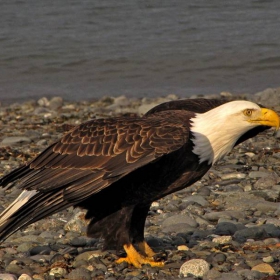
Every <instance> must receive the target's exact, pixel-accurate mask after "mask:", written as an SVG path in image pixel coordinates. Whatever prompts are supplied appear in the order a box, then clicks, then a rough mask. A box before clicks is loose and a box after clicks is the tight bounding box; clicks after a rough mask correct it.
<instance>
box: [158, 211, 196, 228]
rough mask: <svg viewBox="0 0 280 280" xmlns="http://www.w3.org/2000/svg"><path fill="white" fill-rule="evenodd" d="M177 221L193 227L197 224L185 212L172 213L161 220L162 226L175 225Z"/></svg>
mask: <svg viewBox="0 0 280 280" xmlns="http://www.w3.org/2000/svg"><path fill="white" fill-rule="evenodd" d="M178 223H181V224H188V225H189V226H191V227H194V228H195V227H197V226H198V223H197V222H196V221H195V219H193V218H192V217H190V216H189V215H187V214H186V215H181V214H178V215H173V216H171V217H168V218H166V219H165V220H164V221H163V223H162V226H163V227H167V226H170V225H176V224H178Z"/></svg>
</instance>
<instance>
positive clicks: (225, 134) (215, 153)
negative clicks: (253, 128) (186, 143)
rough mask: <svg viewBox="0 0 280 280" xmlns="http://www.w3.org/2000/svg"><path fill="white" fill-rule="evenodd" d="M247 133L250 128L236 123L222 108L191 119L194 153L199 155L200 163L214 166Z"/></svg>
mask: <svg viewBox="0 0 280 280" xmlns="http://www.w3.org/2000/svg"><path fill="white" fill-rule="evenodd" d="M247 131H248V127H246V126H243V127H242V126H240V124H238V123H235V122H234V118H232V116H230V115H228V114H227V112H225V111H223V110H221V109H220V107H217V108H215V109H213V110H210V111H208V112H206V113H203V114H196V115H195V117H193V118H192V119H191V132H192V134H193V139H192V141H193V143H194V148H193V153H195V154H196V155H198V157H199V162H200V163H202V162H204V161H207V162H208V164H214V163H215V162H216V161H218V160H219V159H221V158H223V157H224V156H225V155H226V154H228V153H229V152H230V151H231V150H232V148H233V147H234V145H235V143H236V142H237V140H238V139H239V138H240V137H241V136H242V135H243V134H244V133H245V132H247Z"/></svg>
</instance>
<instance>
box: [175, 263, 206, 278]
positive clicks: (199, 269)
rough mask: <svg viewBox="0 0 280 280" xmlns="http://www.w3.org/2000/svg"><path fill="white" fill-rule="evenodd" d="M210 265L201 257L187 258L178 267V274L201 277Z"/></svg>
mask: <svg viewBox="0 0 280 280" xmlns="http://www.w3.org/2000/svg"><path fill="white" fill-rule="evenodd" d="M209 269H210V265H209V263H208V262H206V261H205V260H203V259H192V260H189V261H187V262H185V263H183V265H182V266H181V267H180V272H179V273H180V275H181V276H183V277H187V276H189V275H191V276H195V277H203V276H204V275H206V274H207V273H208V271H209Z"/></svg>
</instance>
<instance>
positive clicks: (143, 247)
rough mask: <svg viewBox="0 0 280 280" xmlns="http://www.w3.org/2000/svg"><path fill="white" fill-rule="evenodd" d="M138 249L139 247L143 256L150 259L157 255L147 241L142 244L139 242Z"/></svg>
mask: <svg viewBox="0 0 280 280" xmlns="http://www.w3.org/2000/svg"><path fill="white" fill-rule="evenodd" d="M138 247H139V250H140V252H141V254H143V255H145V256H147V257H149V258H152V257H153V256H155V255H156V253H155V252H154V251H153V249H152V248H151V247H150V246H149V245H148V243H147V242H146V241H145V240H144V241H142V242H139V243H138Z"/></svg>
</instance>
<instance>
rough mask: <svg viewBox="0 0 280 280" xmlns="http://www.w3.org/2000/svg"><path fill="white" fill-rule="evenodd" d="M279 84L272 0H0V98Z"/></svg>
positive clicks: (278, 19)
mask: <svg viewBox="0 0 280 280" xmlns="http://www.w3.org/2000/svg"><path fill="white" fill-rule="evenodd" d="M278 86H280V1H278V0H271V1H264V0H261V1H253V0H249V1H244V0H236V1H229V0H224V1H217V0H212V1H199V0H198V1H187V0H185V1H182V0H181V1H170V0H168V1H167V0H160V1H156V0H153V1H136V0H129V1H115V0H94V1H92V0H81V1H73V0H72V1H71V0H70V1H69V0H67V1H66V0H59V1H43V0H28V1H23V0H22V1H20V0H18V1H16V0H1V1H0V101H2V102H8V101H14V100H16V99H18V100H24V99H28V98H39V97H41V96H55V95H59V96H62V97H64V98H65V99H68V100H83V99H92V98H99V97H101V96H104V95H108V96H117V95H121V94H125V95H127V96H129V97H133V96H135V97H142V96H147V97H155V96H159V95H160V96H163V95H167V94H169V93H175V94H177V95H179V96H182V97H183V96H190V95H192V94H199V93H201V94H208V93H219V92H221V91H230V92H233V93H235V92H236V93H241V92H250V93H253V92H256V91H261V90H263V89H265V88H267V87H278Z"/></svg>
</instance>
